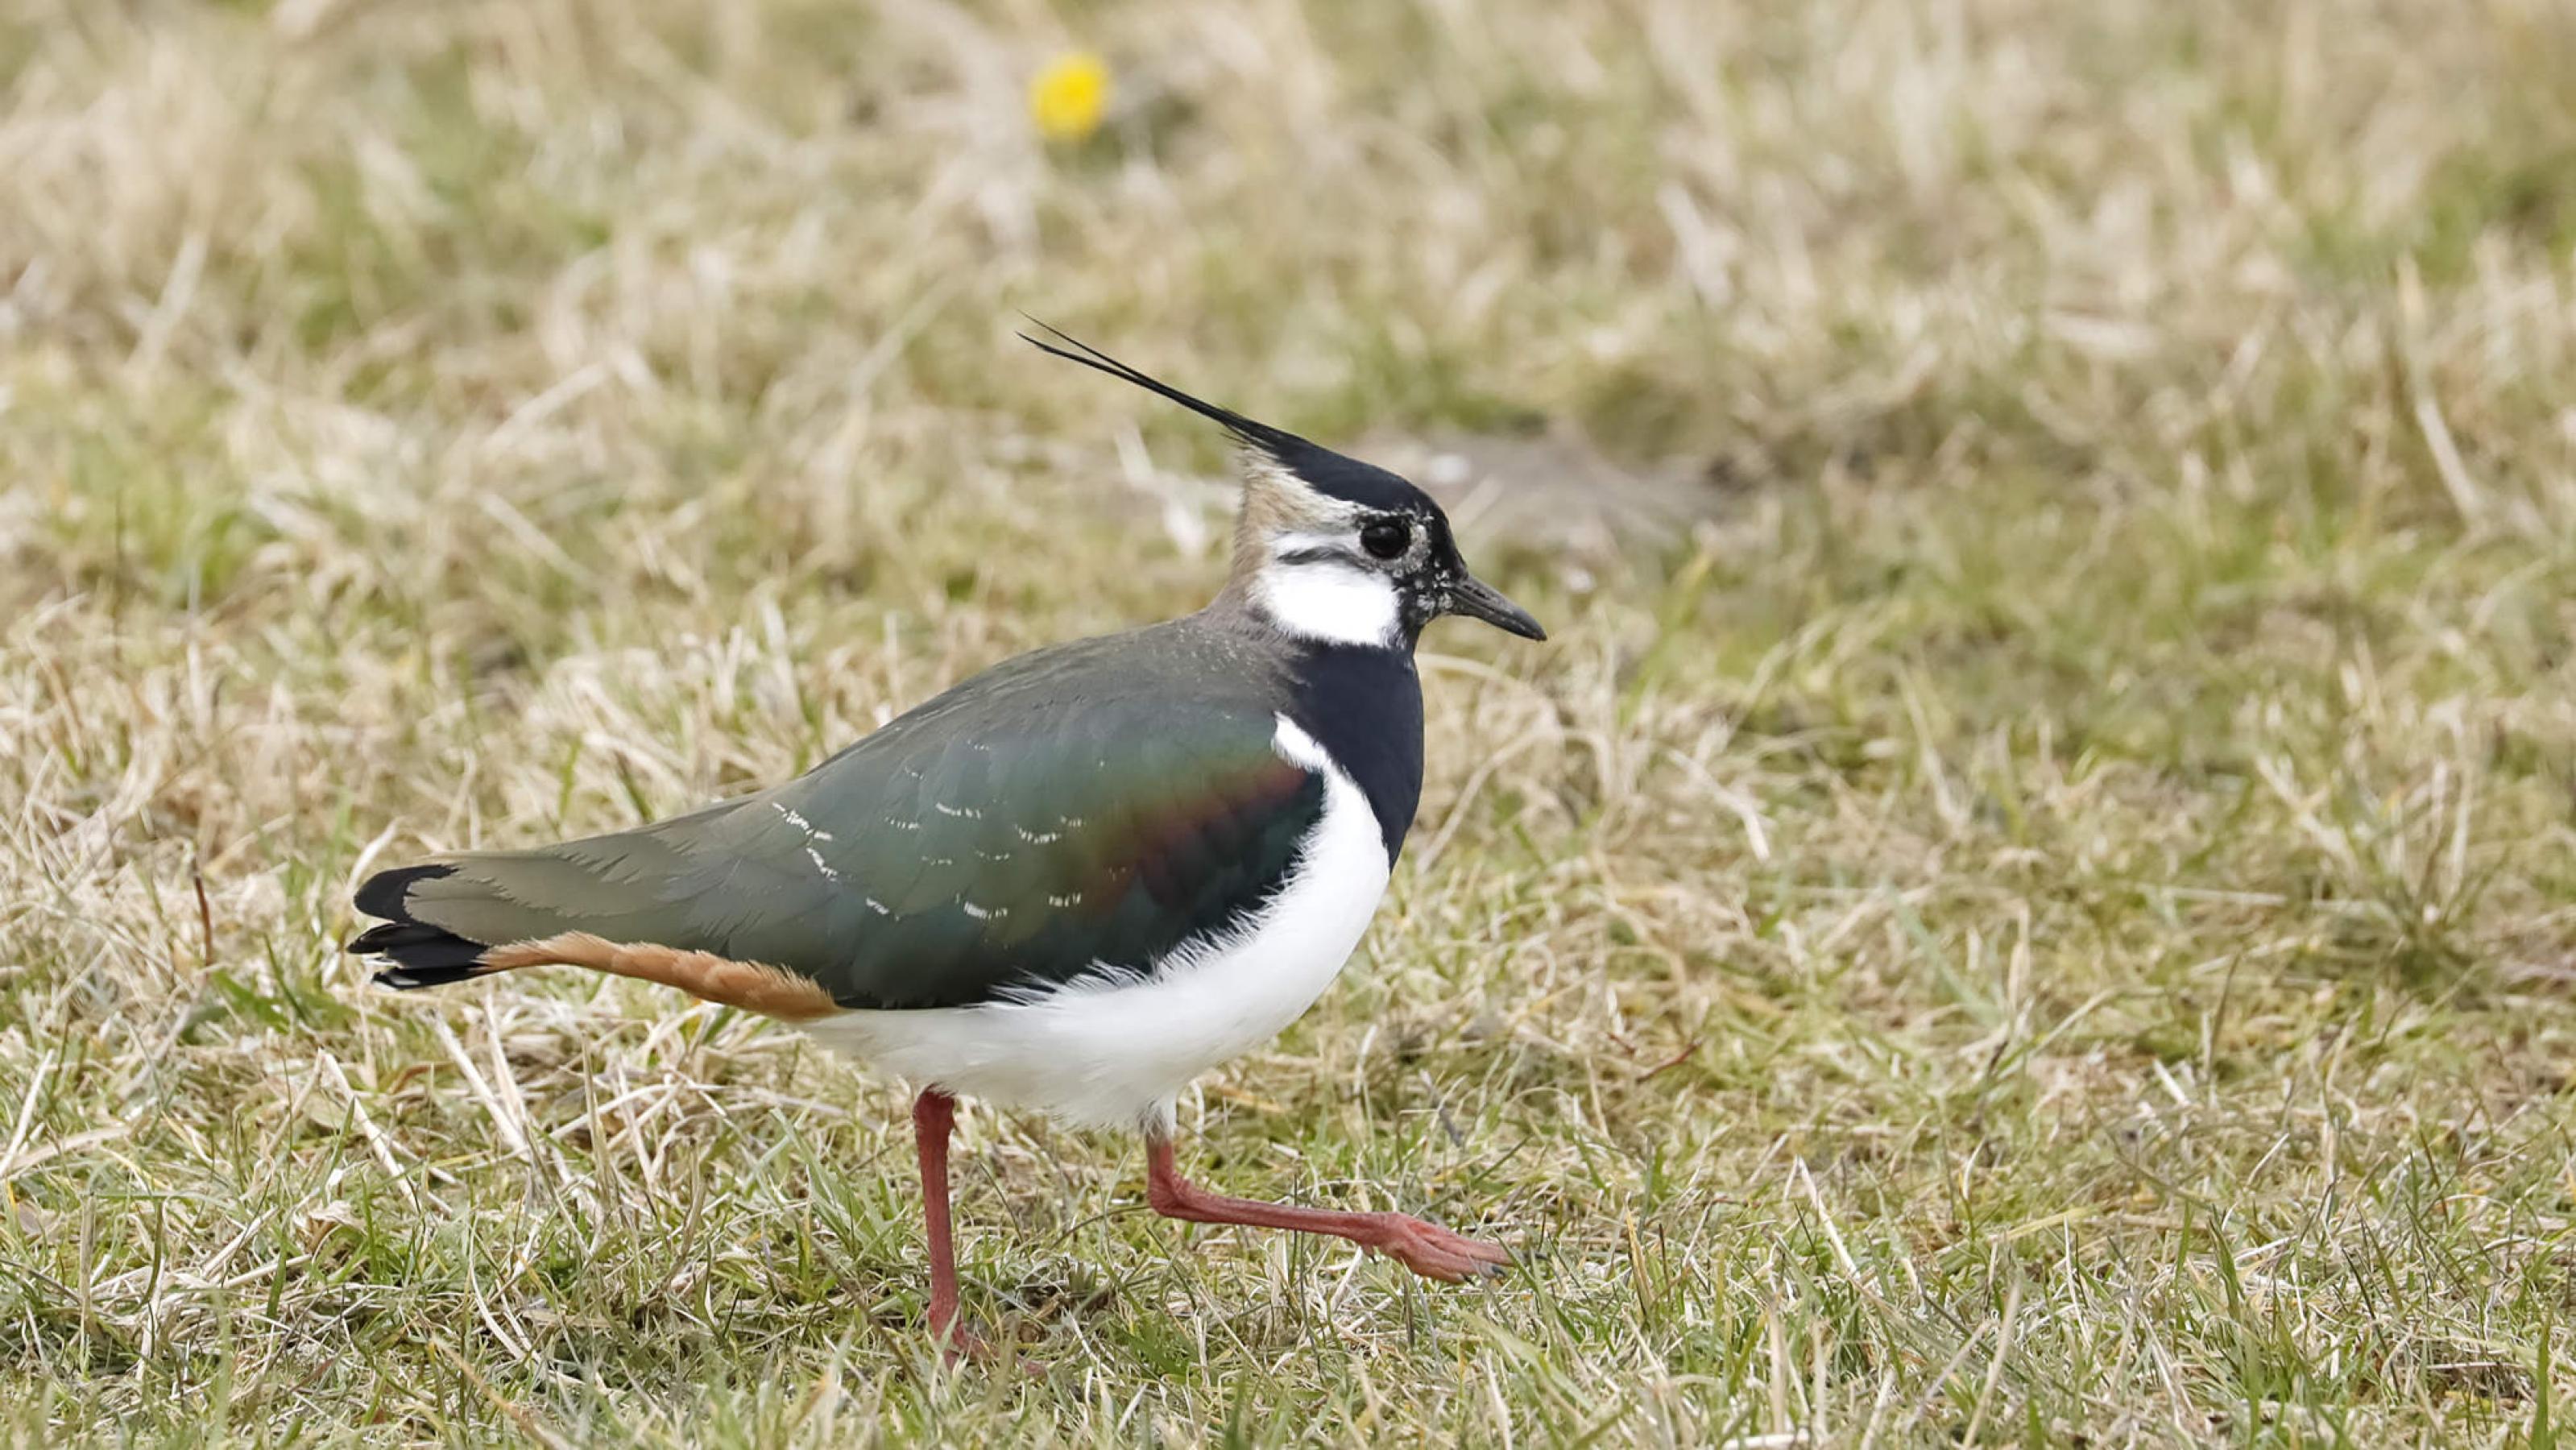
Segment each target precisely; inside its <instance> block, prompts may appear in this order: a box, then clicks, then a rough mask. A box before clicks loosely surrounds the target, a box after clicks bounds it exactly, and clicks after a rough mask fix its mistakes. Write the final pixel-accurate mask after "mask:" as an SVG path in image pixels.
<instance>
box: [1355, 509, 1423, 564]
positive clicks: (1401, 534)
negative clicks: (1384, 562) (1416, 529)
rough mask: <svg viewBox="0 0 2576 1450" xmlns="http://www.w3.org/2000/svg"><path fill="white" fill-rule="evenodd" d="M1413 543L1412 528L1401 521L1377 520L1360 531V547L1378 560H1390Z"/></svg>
mask: <svg viewBox="0 0 2576 1450" xmlns="http://www.w3.org/2000/svg"><path fill="white" fill-rule="evenodd" d="M1412 542H1413V528H1412V526H1411V525H1409V524H1407V523H1405V521H1404V520H1402V519H1379V520H1378V521H1377V522H1376V523H1373V524H1371V525H1369V526H1368V527H1367V528H1364V529H1362V530H1360V547H1361V548H1363V549H1366V550H1368V551H1369V553H1371V554H1373V555H1375V556H1376V557H1378V558H1380V559H1392V558H1395V557H1396V556H1397V555H1399V554H1402V553H1403V552H1404V551H1405V548H1406V546H1408V545H1410V544H1411V543H1412Z"/></svg>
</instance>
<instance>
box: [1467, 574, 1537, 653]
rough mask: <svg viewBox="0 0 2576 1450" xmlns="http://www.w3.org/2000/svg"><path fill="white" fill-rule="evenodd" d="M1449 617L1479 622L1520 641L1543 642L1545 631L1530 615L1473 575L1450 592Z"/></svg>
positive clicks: (1469, 575) (1468, 576)
mask: <svg viewBox="0 0 2576 1450" xmlns="http://www.w3.org/2000/svg"><path fill="white" fill-rule="evenodd" d="M1448 612H1449V613H1451V614H1463V615H1465V616H1467V617H1468V618H1469V619H1481V620H1483V621H1485V622H1486V623H1487V624H1490V625H1492V626H1493V627H1494V628H1496V629H1499V630H1501V631H1502V632H1503V633H1505V634H1517V635H1519V636H1520V637H1521V638H1523V639H1545V638H1547V631H1546V630H1544V629H1541V628H1539V627H1538V621H1537V620H1535V619H1532V618H1530V614H1529V611H1528V610H1526V609H1523V608H1521V607H1520V606H1519V605H1517V604H1514V603H1513V602H1511V601H1510V600H1508V599H1505V598H1504V597H1503V593H1502V591H1501V590H1499V589H1496V588H1495V587H1494V586H1493V585H1491V584H1488V583H1486V582H1485V581H1484V580H1482V579H1479V578H1477V577H1476V576H1475V575H1473V574H1467V575H1463V576H1461V577H1460V579H1459V581H1458V587H1457V588H1456V589H1453V590H1451V591H1450V594H1449V611H1448Z"/></svg>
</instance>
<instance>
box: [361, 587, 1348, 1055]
mask: <svg viewBox="0 0 2576 1450" xmlns="http://www.w3.org/2000/svg"><path fill="white" fill-rule="evenodd" d="M1140 645H1150V646H1153V647H1151V648H1140V647H1139V646H1140ZM1222 648H1224V646H1223V644H1222V642H1218V643H1217V644H1206V643H1203V642H1202V643H1200V644H1197V645H1193V644H1192V642H1191V640H1190V639H1189V638H1188V637H1186V636H1184V637H1182V638H1180V639H1179V640H1177V641H1175V640H1174V639H1172V638H1171V637H1170V636H1168V635H1163V636H1161V637H1159V638H1156V637H1154V636H1152V635H1130V636H1121V637H1117V638H1114V639H1110V640H1100V641H1090V642H1086V643H1084V644H1081V645H1075V646H1068V647H1065V648H1062V649H1058V650H1050V651H1043V652H1041V653H1039V654H1037V655H1033V656H1027V657H1024V658H1022V659H1020V660H1016V661H1013V662H1011V663H1010V664H1008V665H1005V666H1003V667H1001V668H999V669H997V670H995V671H992V672H989V673H988V674H986V675H983V676H980V677H978V678H977V679H975V680H971V681H969V682H967V683H966V684H965V685H962V686H960V687H959V688H958V689H956V690H954V691H951V692H950V693H949V694H947V695H943V696H941V697H939V698H938V699H935V700H933V701H931V702H930V703H928V704H926V705H924V706H922V707H921V708H920V709H918V710H915V711H913V712H912V713H911V714H908V715H906V716H904V717H902V718H901V719H898V720H896V721H895V722H894V723H892V724H890V725H888V726H887V727H885V728H884V729H883V730H880V731H878V732H877V733H876V734H874V735H871V736H869V737H867V738H866V739H864V740H862V741H860V742H859V743H858V744H856V745H854V746H852V747H851V748H850V749H848V750H845V751H843V752H842V753H841V754H840V755H838V756H835V757H833V758H832V759H831V760H830V761H827V762H825V763H824V764H823V765H822V766H820V767H818V768H816V769H815V770H814V771H812V772H811V773H809V774H807V775H805V776H803V777H801V778H799V779H797V780H794V781H791V782H789V783H788V784H786V785H783V786H780V787H778V788H777V789H774V790H770V791H765V792H762V793H761V794H759V795H755V796H750V797H746V798H744V799H741V800H738V801H730V802H726V803H724V804H722V805H718V806H712V807H709V808H708V809H706V810H703V811H699V812H696V813H694V814H691V815H687V816H681V817H677V818H674V819H672V820H669V821H665V822H660V823H658V824H655V825H652V826H647V827H644V828H642V829H640V830H635V831H628V832H623V833H620V834H617V835H612V836H602V837H594V838H591V839H588V840H582V841H571V842H566V843H563V844H561V845H557V846H549V847H544V848H541V849H538V850H533V851H515V852H498V853H482V854H476V855H470V856H462V857H454V858H450V859H449V861H448V862H446V863H444V864H446V865H449V866H452V868H453V870H452V872H451V873H450V874H448V875H446V876H443V877H439V878H437V879H432V880H423V881H419V882H417V883H415V884H413V885H412V886H411V888H410V891H411V895H410V904H411V908H412V910H413V912H414V913H415V914H416V915H417V916H418V917H419V918H420V919H421V920H423V921H427V922H430V923H432V924H435V925H438V926H441V927H444V928H446V929H447V930H450V931H454V932H457V933H459V934H460V935H463V936H466V937H469V938H471V939H473V940H475V941H483V942H494V941H506V940H518V939H524V938H530V937H541V936H546V935H550V934H552V933H554V932H559V931H568V930H578V931H589V932H593V933H596V934H598V935H600V936H604V937H607V938H609V939H611V940H615V941H650V942H656V943H659V944H663V945H668V946H674V947H682V948H686V949H690V950H697V951H708V952H714V953H717V954H719V955H723V956H728V957H733V958H735V959H738V960H746V961H760V962H767V963H770V964H772V965H776V966H781V967H786V968H788V969H790V970H793V971H797V972H800V973H803V974H805V975H808V976H811V977H813V978H814V979H815V980H816V981H818V982H820V983H821V984H822V985H823V986H824V987H825V988H826V989H827V990H829V991H830V992H831V993H832V995H833V998H834V999H835V1000H836V1001H838V1002H840V1003H841V1004H842V1005H844V1006H849V1007H868V1008H911V1007H947V1006H961V1005H967V1004H971V1003H978V1002H987V1001H993V1000H997V999H1002V998H1007V997H1009V996H1012V995H1015V994H1021V993H1027V992H1033V991H1038V990H1042V989H1044V988H1045V987H1047V986H1049V985H1052V984H1056V983H1062V982H1067V981H1071V980H1075V979H1078V978H1081V977H1084V976H1087V975H1092V974H1096V973H1099V972H1102V971H1105V970H1137V969H1142V968H1145V967H1149V966H1151V965H1152V964H1153V963H1154V962H1155V961H1157V960H1158V959H1160V958H1161V957H1162V956H1164V955H1165V954H1166V953H1168V952H1170V951H1171V950H1173V949H1174V948H1175V947H1178V946H1180V945H1181V944H1182V943H1184V942H1187V941H1189V940H1191V939H1192V938H1194V937H1197V936H1200V935H1203V934H1205V933H1207V932H1210V931H1214V930H1218V929H1220V928H1221V927H1222V926H1223V925H1224V924H1225V923H1227V922H1229V921H1231V920H1233V919H1235V918H1236V917H1237V916H1239V915H1240V914H1241V913H1243V912H1245V911H1249V910H1251V909H1253V908H1255V907H1257V906H1259V905H1260V904H1261V903H1262V902H1263V901H1264V900H1266V899H1267V898H1268V896H1269V895H1270V893H1271V892H1273V891H1274V890H1276V889H1277V888H1278V886H1279V885H1280V883H1281V881H1282V880H1283V878H1284V877H1285V876H1286V874H1287V873H1288V871H1289V869H1290V868H1291V866H1292V865H1293V864H1294V863H1295V861H1296V858H1297V853H1298V850H1299V848H1300V846H1301V844H1302V843H1303V842H1304V840H1305V838H1306V836H1307V835H1308V833H1309V832H1311V831H1312V830H1313V828H1314V826H1315V825H1316V823H1317V822H1318V821H1319V820H1320V819H1321V817H1322V813H1323V808H1324V781H1323V778H1322V777H1321V776H1320V775H1319V774H1317V773H1316V772H1314V771H1312V770H1310V769H1308V768H1306V767H1304V766H1302V765H1299V764H1296V763H1294V762H1292V761H1290V760H1288V759H1287V758H1285V757H1283V756H1282V755H1281V754H1280V753H1279V751H1278V750H1277V748H1276V747H1275V745H1274V739H1275V736H1276V733H1277V729H1278V719H1277V716H1276V715H1275V714H1274V713H1273V710H1272V706H1271V701H1270V699H1269V698H1268V696H1267V695H1266V694H1265V693H1264V691H1263V689H1262V688H1261V684H1260V680H1261V676H1260V674H1259V672H1258V671H1257V670H1253V669H1247V668H1244V667H1243V664H1244V662H1242V661H1240V660H1236V659H1231V658H1226V657H1223V656H1222V655H1219V656H1217V657H1214V658H1211V657H1209V655H1208V651H1209V650H1211V649H1220V650H1221V649H1222Z"/></svg>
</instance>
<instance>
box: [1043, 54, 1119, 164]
mask: <svg viewBox="0 0 2576 1450" xmlns="http://www.w3.org/2000/svg"><path fill="white" fill-rule="evenodd" d="M1108 110H1109V62H1107V61H1105V60H1102V59H1101V58H1100V57H1099V56H1097V55H1094V54H1093V53H1092V52H1090V51H1087V50H1076V51H1068V52H1066V53H1065V54H1063V55H1060V56H1057V57H1056V58H1055V59H1053V60H1051V61H1048V62H1047V63H1046V64H1045V65H1044V66H1043V67H1041V68H1040V69H1039V71H1038V73H1037V74H1036V75H1034V76H1031V77H1030V78H1029V119H1030V120H1032V121H1035V122H1037V126H1038V131H1039V133H1040V134H1041V135H1043V136H1045V137H1046V138H1047V139H1048V140H1050V141H1063V142H1067V143H1071V142H1076V141H1082V140H1086V139H1088V138H1089V137H1090V135H1091V133H1092V132H1094V131H1097V130H1099V129H1100V118H1101V116H1102V115H1104V114H1105V113H1107V111H1108Z"/></svg>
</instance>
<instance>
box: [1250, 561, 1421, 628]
mask: <svg viewBox="0 0 2576 1450" xmlns="http://www.w3.org/2000/svg"><path fill="white" fill-rule="evenodd" d="M1253 593H1254V597H1255V599H1256V601H1257V602H1258V603H1259V604H1260V606H1261V612H1262V613H1263V614H1265V615H1267V616H1269V619H1270V622H1271V623H1273V624H1275V625H1278V626H1279V627H1280V628H1281V629H1282V630H1285V631H1286V632H1288V633H1289V634H1293V635H1296V636H1297V637H1299V638H1300V639H1314V640H1324V641H1328V642H1330V643H1333V644H1356V645H1386V644H1393V643H1394V642H1395V638H1396V620H1397V608H1396V598H1395V586H1394V585H1393V584H1391V583H1389V582H1388V581H1387V580H1386V579H1385V578H1383V577H1382V576H1380V575H1376V574H1368V573H1363V572H1361V571H1360V570H1357V569H1354V568H1351V567H1350V566H1348V565H1346V564H1273V565H1271V566H1270V567H1269V568H1266V569H1264V570H1262V571H1261V574H1260V576H1259V577H1258V578H1257V579H1256V580H1254V582H1253Z"/></svg>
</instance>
